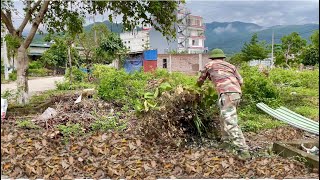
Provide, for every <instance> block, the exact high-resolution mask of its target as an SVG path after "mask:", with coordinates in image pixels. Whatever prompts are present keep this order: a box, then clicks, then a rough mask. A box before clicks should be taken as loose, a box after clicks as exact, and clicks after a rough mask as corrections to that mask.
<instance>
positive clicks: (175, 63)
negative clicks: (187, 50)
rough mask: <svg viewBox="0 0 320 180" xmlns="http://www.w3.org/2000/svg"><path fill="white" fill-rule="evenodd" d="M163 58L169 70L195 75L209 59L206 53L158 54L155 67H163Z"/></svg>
mask: <svg viewBox="0 0 320 180" xmlns="http://www.w3.org/2000/svg"><path fill="white" fill-rule="evenodd" d="M164 59H166V60H167V68H166V69H168V71H170V72H183V73H186V74H190V75H195V74H197V73H198V72H199V70H201V69H203V67H204V66H205V64H206V63H208V62H209V61H210V59H209V56H208V54H158V61H157V63H158V64H157V66H158V67H157V68H159V69H161V68H163V62H164Z"/></svg>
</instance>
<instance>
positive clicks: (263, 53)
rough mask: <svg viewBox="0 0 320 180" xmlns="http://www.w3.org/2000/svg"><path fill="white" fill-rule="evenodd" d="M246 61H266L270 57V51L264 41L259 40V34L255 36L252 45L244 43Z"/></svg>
mask: <svg viewBox="0 0 320 180" xmlns="http://www.w3.org/2000/svg"><path fill="white" fill-rule="evenodd" d="M241 52H242V55H243V60H244V61H251V60H254V59H265V58H267V57H268V53H269V50H268V48H267V45H266V43H265V42H264V41H259V40H258V35H257V33H255V34H253V35H252V37H251V40H250V43H244V45H243V48H242V50H241Z"/></svg>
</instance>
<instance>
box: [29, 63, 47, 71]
mask: <svg viewBox="0 0 320 180" xmlns="http://www.w3.org/2000/svg"><path fill="white" fill-rule="evenodd" d="M43 67H44V66H43V64H42V63H41V62H39V61H32V62H30V63H29V70H30V69H41V68H43Z"/></svg>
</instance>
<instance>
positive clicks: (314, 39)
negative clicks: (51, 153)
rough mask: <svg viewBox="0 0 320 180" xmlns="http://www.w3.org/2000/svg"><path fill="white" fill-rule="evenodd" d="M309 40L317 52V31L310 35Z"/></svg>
mask: <svg viewBox="0 0 320 180" xmlns="http://www.w3.org/2000/svg"><path fill="white" fill-rule="evenodd" d="M310 40H311V43H312V46H313V47H315V48H318V50H319V29H318V30H316V31H314V32H313V33H312V34H311V36H310Z"/></svg>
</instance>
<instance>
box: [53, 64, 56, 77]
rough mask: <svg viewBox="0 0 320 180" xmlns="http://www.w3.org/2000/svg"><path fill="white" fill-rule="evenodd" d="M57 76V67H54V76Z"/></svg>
mask: <svg viewBox="0 0 320 180" xmlns="http://www.w3.org/2000/svg"><path fill="white" fill-rule="evenodd" d="M56 75H57V66H54V69H53V76H56Z"/></svg>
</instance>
